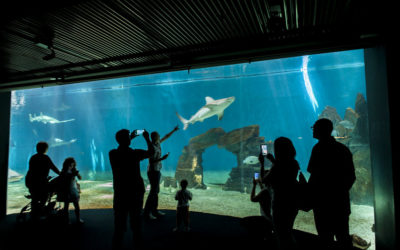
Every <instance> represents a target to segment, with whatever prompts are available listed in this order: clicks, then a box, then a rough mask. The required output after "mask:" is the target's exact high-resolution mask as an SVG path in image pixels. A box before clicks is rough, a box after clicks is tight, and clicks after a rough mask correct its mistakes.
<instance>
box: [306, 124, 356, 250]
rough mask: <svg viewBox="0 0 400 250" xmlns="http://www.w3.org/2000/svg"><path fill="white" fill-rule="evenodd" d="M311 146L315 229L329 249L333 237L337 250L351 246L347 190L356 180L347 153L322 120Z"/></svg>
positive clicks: (316, 126) (351, 157)
mask: <svg viewBox="0 0 400 250" xmlns="http://www.w3.org/2000/svg"><path fill="white" fill-rule="evenodd" d="M312 128H313V137H314V138H316V139H318V143H317V144H316V145H315V146H314V148H313V150H312V153H311V158H310V162H309V164H308V169H307V171H308V172H309V173H310V174H311V175H310V179H309V182H308V183H309V185H310V189H311V193H312V201H313V210H314V220H315V226H316V228H317V232H318V235H319V237H320V239H321V242H322V243H323V244H327V245H328V246H332V244H333V243H334V236H336V240H337V242H338V245H339V247H340V248H350V247H351V246H352V242H351V237H350V235H349V216H350V212H351V211H350V196H349V191H350V188H351V187H352V185H353V183H354V182H355V180H356V176H355V171H354V164H353V156H352V154H351V152H350V150H349V149H348V148H347V147H346V146H345V145H343V144H341V143H339V142H337V141H336V140H335V138H333V137H332V136H331V133H332V130H333V124H332V122H331V121H330V120H328V119H325V118H322V119H319V120H318V121H316V122H315V124H314V126H313V127H312Z"/></svg>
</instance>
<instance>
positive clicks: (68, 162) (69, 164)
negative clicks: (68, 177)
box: [61, 157, 76, 172]
mask: <svg viewBox="0 0 400 250" xmlns="http://www.w3.org/2000/svg"><path fill="white" fill-rule="evenodd" d="M75 167H76V161H75V159H74V158H73V157H68V158H67V159H65V160H64V163H63V167H62V170H61V171H62V172H65V171H68V170H71V169H73V168H75Z"/></svg>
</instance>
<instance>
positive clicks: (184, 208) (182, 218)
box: [173, 179, 193, 232]
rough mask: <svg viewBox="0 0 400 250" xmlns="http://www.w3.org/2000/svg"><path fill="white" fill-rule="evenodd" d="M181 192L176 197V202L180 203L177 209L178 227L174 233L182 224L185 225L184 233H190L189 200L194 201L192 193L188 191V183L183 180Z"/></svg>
mask: <svg viewBox="0 0 400 250" xmlns="http://www.w3.org/2000/svg"><path fill="white" fill-rule="evenodd" d="M180 184H181V190H178V191H177V192H176V195H175V200H177V201H178V206H177V208H176V227H175V228H174V229H173V231H174V232H176V231H178V230H179V228H180V226H181V224H182V222H183V225H184V229H183V230H184V231H185V232H188V231H189V230H190V228H189V200H192V197H193V196H192V193H191V192H190V191H189V190H187V189H186V188H187V186H188V181H187V180H185V179H183V180H181V183H180Z"/></svg>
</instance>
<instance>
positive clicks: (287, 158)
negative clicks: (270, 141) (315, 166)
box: [260, 137, 300, 249]
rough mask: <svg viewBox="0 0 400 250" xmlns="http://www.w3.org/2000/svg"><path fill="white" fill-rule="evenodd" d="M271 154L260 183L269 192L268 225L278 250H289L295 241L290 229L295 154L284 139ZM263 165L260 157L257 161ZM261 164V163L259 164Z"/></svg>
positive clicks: (294, 211)
mask: <svg viewBox="0 0 400 250" xmlns="http://www.w3.org/2000/svg"><path fill="white" fill-rule="evenodd" d="M274 153H275V157H274V156H273V155H272V154H268V155H267V158H268V159H269V160H270V161H271V162H272V167H271V170H270V171H269V172H268V173H267V174H266V175H265V177H264V182H265V183H268V184H269V185H270V186H271V190H272V221H273V226H274V231H275V233H276V235H277V238H278V243H279V247H280V248H281V249H293V248H294V247H295V245H296V244H295V243H296V242H295V240H294V237H293V235H292V228H293V224H294V221H295V219H296V216H297V213H298V209H297V206H296V199H295V198H296V195H295V192H296V184H297V174H298V171H299V169H300V168H299V164H298V162H297V161H296V160H295V156H296V150H295V148H294V146H293V143H292V142H291V141H290V140H289V139H288V138H286V137H279V138H277V139H276V140H275V141H274ZM260 159H262V161H263V157H260ZM261 164H263V162H261Z"/></svg>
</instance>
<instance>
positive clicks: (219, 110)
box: [176, 96, 235, 130]
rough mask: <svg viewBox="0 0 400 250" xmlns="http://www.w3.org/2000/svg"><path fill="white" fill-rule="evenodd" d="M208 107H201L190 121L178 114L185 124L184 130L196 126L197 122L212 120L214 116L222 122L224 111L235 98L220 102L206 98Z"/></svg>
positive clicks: (219, 100) (223, 99) (224, 99)
mask: <svg viewBox="0 0 400 250" xmlns="http://www.w3.org/2000/svg"><path fill="white" fill-rule="evenodd" d="M205 99H206V105H204V106H203V107H201V108H200V109H199V111H197V112H196V113H195V114H194V115H193V116H192V117H190V119H189V120H187V119H185V118H183V117H182V116H180V115H179V114H178V112H176V115H177V116H178V118H179V120H180V121H181V122H182V123H183V130H186V129H187V128H188V126H189V124H194V123H196V122H199V121H200V122H203V121H204V120H205V119H207V118H210V117H212V116H214V115H216V116H218V120H221V119H222V117H223V116H224V111H225V109H226V108H227V107H229V106H230V105H231V104H232V103H233V102H234V101H235V97H234V96H231V97H227V98H222V99H218V100H214V99H213V98H211V97H209V96H206V98H205Z"/></svg>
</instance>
